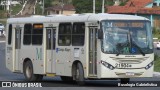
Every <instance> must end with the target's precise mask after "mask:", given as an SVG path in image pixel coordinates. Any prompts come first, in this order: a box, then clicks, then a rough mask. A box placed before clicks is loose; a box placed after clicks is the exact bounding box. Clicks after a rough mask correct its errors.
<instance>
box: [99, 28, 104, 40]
mask: <svg viewBox="0 0 160 90" xmlns="http://www.w3.org/2000/svg"><path fill="white" fill-rule="evenodd" d="M98 39H103V31H102V30H101V29H99V30H98Z"/></svg>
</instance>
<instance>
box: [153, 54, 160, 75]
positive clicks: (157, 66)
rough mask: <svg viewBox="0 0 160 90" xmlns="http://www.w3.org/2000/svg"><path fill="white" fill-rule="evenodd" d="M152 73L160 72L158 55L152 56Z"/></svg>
mask: <svg viewBox="0 0 160 90" xmlns="http://www.w3.org/2000/svg"><path fill="white" fill-rule="evenodd" d="M154 71H156V72H160V57H159V56H158V55H154Z"/></svg>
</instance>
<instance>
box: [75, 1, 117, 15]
mask: <svg viewBox="0 0 160 90" xmlns="http://www.w3.org/2000/svg"><path fill="white" fill-rule="evenodd" d="M72 3H73V5H74V6H75V9H76V13H92V12H93V0H72ZM95 3H96V10H95V11H96V13H101V12H102V0H95ZM113 4H114V2H113V0H105V5H107V6H111V5H113Z"/></svg>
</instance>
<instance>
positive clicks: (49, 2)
mask: <svg viewBox="0 0 160 90" xmlns="http://www.w3.org/2000/svg"><path fill="white" fill-rule="evenodd" d="M52 1H53V0H44V6H45V8H47V7H51V6H52Z"/></svg>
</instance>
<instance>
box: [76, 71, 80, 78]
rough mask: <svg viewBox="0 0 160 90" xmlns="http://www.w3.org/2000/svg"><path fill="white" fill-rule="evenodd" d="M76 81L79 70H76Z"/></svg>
mask: <svg viewBox="0 0 160 90" xmlns="http://www.w3.org/2000/svg"><path fill="white" fill-rule="evenodd" d="M76 79H77V80H78V79H79V69H77V70H76Z"/></svg>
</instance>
